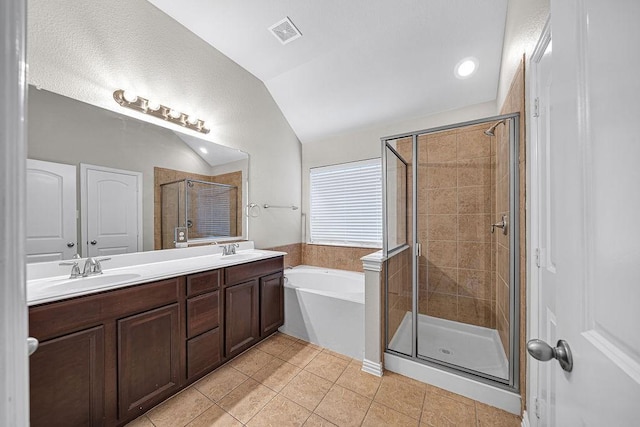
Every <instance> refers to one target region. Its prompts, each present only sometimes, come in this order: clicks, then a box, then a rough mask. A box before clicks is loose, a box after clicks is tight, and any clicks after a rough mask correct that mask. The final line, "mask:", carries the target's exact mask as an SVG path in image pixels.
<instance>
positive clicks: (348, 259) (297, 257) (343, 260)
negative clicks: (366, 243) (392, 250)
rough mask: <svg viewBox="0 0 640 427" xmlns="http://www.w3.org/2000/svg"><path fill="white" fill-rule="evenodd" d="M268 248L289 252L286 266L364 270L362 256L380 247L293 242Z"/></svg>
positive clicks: (285, 260)
mask: <svg viewBox="0 0 640 427" xmlns="http://www.w3.org/2000/svg"><path fill="white" fill-rule="evenodd" d="M268 250H271V251H279V252H287V255H286V256H285V258H284V265H285V267H295V266H297V265H311V266H314V267H324V268H335V269H338V270H348V271H357V272H362V271H363V268H362V261H361V258H362V257H363V256H366V255H369V254H371V253H373V252H377V251H378V250H379V249H376V248H360V247H352V246H329V245H316V244H307V243H292V244H289V245H282V246H274V247H271V248H269V249H268Z"/></svg>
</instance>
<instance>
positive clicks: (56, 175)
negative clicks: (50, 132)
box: [27, 159, 78, 263]
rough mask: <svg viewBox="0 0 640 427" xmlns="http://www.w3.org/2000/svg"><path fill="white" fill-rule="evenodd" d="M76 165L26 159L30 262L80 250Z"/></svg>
mask: <svg viewBox="0 0 640 427" xmlns="http://www.w3.org/2000/svg"><path fill="white" fill-rule="evenodd" d="M77 251H78V246H77V226H76V167H75V166H73V165H65V164H62V163H53V162H43V161H41V160H32V159H28V160H27V262H29V263H31V262H43V261H59V260H63V259H70V258H73V256H74V255H75V254H76V253H77Z"/></svg>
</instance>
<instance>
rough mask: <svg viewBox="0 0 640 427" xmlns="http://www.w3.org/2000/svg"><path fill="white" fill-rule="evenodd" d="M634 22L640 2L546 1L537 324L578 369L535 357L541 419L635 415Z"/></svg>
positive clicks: (638, 366)
mask: <svg viewBox="0 0 640 427" xmlns="http://www.w3.org/2000/svg"><path fill="white" fill-rule="evenodd" d="M639 19H640V2H637V1H636V0H620V1H615V2H603V1H598V0H564V1H552V3H551V28H552V34H553V53H552V57H551V73H552V75H553V81H552V83H551V85H550V90H549V92H548V98H549V99H548V101H544V100H541V101H540V104H541V107H542V108H540V113H541V117H542V115H544V114H548V117H547V118H544V117H542V121H543V122H544V121H545V120H546V119H548V120H546V123H547V124H548V125H549V129H548V130H549V133H548V134H547V136H548V138H549V139H548V141H547V142H544V138H543V142H542V143H540V144H539V145H538V148H539V149H540V152H539V154H540V156H539V157H540V160H541V163H542V166H541V167H540V168H539V169H538V171H539V172H540V174H541V176H540V177H539V178H541V179H540V181H536V182H538V183H539V184H540V188H539V190H540V195H541V197H540V205H539V208H540V211H539V218H540V220H539V226H540V227H539V232H540V234H539V236H540V253H541V257H540V258H541V267H540V275H539V277H540V296H541V301H540V305H539V313H538V315H539V318H540V320H541V328H540V329H541V330H540V331H539V332H540V336H541V337H543V338H546V340H547V341H548V342H549V344H552V345H554V346H555V341H556V340H557V339H564V340H566V341H567V342H568V343H569V345H570V347H571V350H572V354H573V363H574V366H573V370H572V371H571V372H565V371H563V370H562V369H560V366H559V365H558V363H556V362H555V361H553V360H552V361H550V362H544V367H543V366H540V369H541V373H542V375H541V376H540V381H541V383H542V384H541V387H540V388H541V390H542V391H543V392H544V390H545V389H546V390H547V392H546V393H547V404H548V405H547V407H546V408H544V410H543V411H542V419H541V423H540V424H544V425H556V426H582V425H587V426H632V425H639V424H640V421H639V418H638V415H637V407H638V403H640V331H639V329H638V326H639V325H640V309H638V304H639V303H640V221H638V218H637V212H638V211H639V210H640V196H639V194H640V191H639V189H640V167H639V166H638V160H639V159H640V126H639V123H640V120H639V118H640V104H639V103H638V95H639V94H640V83H639V82H640V79H638V77H637V75H636V73H635V70H637V69H638V68H639V67H640V58H638V56H637V55H636V53H637V52H638V50H639V49H640V26H639V25H638V24H637V22H638V20H639ZM548 77H549V78H550V76H548ZM541 82H542V83H544V80H541ZM542 87H544V84H542ZM540 93H541V94H542V95H543V96H544V90H543V91H541V92H540ZM544 102H548V104H547V105H545V104H544ZM544 124H545V123H542V124H541V125H540V126H541V127H542V130H543V134H544V133H545V132H544V131H545V129H544ZM543 136H544V135H543ZM545 150H546V151H545ZM529 362H530V363H543V362H536V361H535V360H533V359H531V358H530V359H529ZM545 370H547V372H548V375H544V371H545Z"/></svg>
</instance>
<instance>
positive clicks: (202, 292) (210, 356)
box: [186, 270, 223, 381]
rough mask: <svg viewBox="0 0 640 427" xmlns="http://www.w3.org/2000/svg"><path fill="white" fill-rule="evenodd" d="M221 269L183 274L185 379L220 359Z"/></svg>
mask: <svg viewBox="0 0 640 427" xmlns="http://www.w3.org/2000/svg"><path fill="white" fill-rule="evenodd" d="M221 276H222V274H221V270H213V271H206V272H204V273H198V274H192V275H189V276H187V302H186V304H187V379H188V380H189V381H191V380H193V379H197V378H198V377H200V376H202V375H204V374H206V373H207V372H209V371H211V370H212V369H213V368H215V367H216V366H218V365H219V364H220V363H221V361H222V351H221V349H222V338H223V334H222V333H221V332H220V330H221V323H222V319H221V317H222V316H221V312H222V309H221V305H222V301H221V300H220V290H219V289H220V284H221Z"/></svg>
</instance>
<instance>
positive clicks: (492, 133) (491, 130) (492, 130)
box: [484, 119, 504, 136]
mask: <svg viewBox="0 0 640 427" xmlns="http://www.w3.org/2000/svg"><path fill="white" fill-rule="evenodd" d="M501 123H504V119H502V120H500V121H499V122H495V123H494V124H493V125H492V126H491V127H490V128H489V129H487V130H485V131H484V134H485V135H487V136H496V134H495V130H496V128H497V127H498V125H500V124H501Z"/></svg>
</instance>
